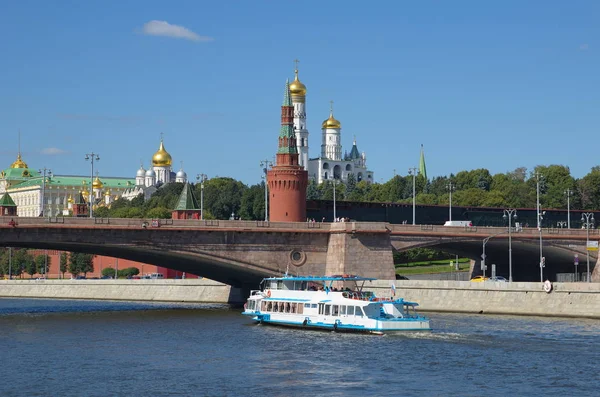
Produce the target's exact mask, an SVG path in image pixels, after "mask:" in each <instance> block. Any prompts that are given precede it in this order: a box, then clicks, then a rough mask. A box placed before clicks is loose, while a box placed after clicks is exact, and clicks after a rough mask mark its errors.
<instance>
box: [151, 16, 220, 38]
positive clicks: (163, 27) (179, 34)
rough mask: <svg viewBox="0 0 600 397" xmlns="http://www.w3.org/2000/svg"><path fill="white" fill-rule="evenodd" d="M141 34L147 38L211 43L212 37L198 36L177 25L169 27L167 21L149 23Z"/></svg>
mask: <svg viewBox="0 0 600 397" xmlns="http://www.w3.org/2000/svg"><path fill="white" fill-rule="evenodd" d="M142 33H143V34H145V35H148V36H166V37H173V38H176V39H187V40H192V41H213V40H214V39H213V38H212V37H208V36H200V35H199V34H198V33H195V32H192V31H191V30H189V29H188V28H185V27H183V26H179V25H171V24H170V23H169V22H167V21H156V20H154V21H150V22H146V23H145V24H144V26H143V27H142Z"/></svg>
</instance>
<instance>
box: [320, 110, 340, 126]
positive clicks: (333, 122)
mask: <svg viewBox="0 0 600 397" xmlns="http://www.w3.org/2000/svg"><path fill="white" fill-rule="evenodd" d="M321 126H322V127H323V128H342V123H340V122H339V121H338V120H336V119H335V118H334V117H333V113H332V114H330V115H329V118H328V119H327V120H325V121H323V124H321Z"/></svg>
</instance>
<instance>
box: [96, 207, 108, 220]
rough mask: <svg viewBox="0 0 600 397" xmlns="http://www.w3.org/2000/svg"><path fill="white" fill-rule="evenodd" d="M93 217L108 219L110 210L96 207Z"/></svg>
mask: <svg viewBox="0 0 600 397" xmlns="http://www.w3.org/2000/svg"><path fill="white" fill-rule="evenodd" d="M94 216H95V217H96V218H108V217H110V210H109V209H108V207H98V208H96V209H95V210H94Z"/></svg>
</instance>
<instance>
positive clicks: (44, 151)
mask: <svg viewBox="0 0 600 397" xmlns="http://www.w3.org/2000/svg"><path fill="white" fill-rule="evenodd" d="M65 153H67V151H66V150H62V149H59V148H56V147H47V148H44V149H42V154H47V155H50V156H56V155H59V154H65Z"/></svg>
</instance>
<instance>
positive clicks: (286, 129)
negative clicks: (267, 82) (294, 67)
mask: <svg viewBox="0 0 600 397" xmlns="http://www.w3.org/2000/svg"><path fill="white" fill-rule="evenodd" d="M296 77H297V74H296ZM296 145H297V140H296V134H295V132H294V105H293V104H292V99H291V92H290V83H289V81H286V82H285V93H284V97H283V105H282V106H281V129H280V131H279V145H278V149H277V156H276V163H275V166H274V167H273V168H271V169H270V170H269V171H268V173H267V182H268V185H269V197H270V200H269V219H270V220H271V221H272V222H304V221H306V186H307V184H308V172H307V171H306V170H305V169H304V168H303V167H302V166H301V165H300V164H299V162H298V148H297V146H296Z"/></svg>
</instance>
